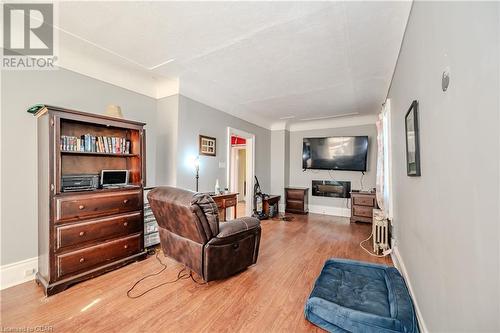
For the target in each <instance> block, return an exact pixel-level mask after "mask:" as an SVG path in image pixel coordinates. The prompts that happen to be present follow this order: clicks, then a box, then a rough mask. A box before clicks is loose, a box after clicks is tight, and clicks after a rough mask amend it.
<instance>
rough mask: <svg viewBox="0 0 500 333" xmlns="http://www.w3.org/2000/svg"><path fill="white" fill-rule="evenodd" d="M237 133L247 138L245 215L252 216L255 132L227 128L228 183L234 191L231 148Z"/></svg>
mask: <svg viewBox="0 0 500 333" xmlns="http://www.w3.org/2000/svg"><path fill="white" fill-rule="evenodd" d="M233 135H236V136H239V137H240V138H244V139H245V140H246V173H247V177H246V192H247V195H246V197H245V216H251V215H252V211H253V200H252V198H253V186H254V183H255V182H254V177H255V134H252V133H248V132H245V131H243V130H240V129H237V128H233V127H228V128H227V150H226V151H227V159H226V161H227V164H228V165H227V168H226V184H227V185H228V188H229V191H231V192H233V191H234V184H233V182H232V180H231V168H232V166H233V162H232V158H231V156H232V148H231V136H233Z"/></svg>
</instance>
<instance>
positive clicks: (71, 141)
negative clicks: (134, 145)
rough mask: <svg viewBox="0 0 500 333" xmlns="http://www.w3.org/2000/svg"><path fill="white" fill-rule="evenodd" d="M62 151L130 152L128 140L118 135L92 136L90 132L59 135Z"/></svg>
mask: <svg viewBox="0 0 500 333" xmlns="http://www.w3.org/2000/svg"><path fill="white" fill-rule="evenodd" d="M61 150H62V151H79V152H95V153H109V154H130V140H127V139H126V138H120V137H110V136H93V135H90V134H85V135H82V136H81V137H79V138H78V137H76V136H68V135H62V136H61Z"/></svg>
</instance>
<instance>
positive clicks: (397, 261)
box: [391, 246, 429, 333]
mask: <svg viewBox="0 0 500 333" xmlns="http://www.w3.org/2000/svg"><path fill="white" fill-rule="evenodd" d="M391 258H392V262H393V263H394V266H395V267H396V268H397V269H398V270H399V272H400V273H401V275H403V278H404V279H405V281H406V285H407V286H408V289H409V291H410V295H411V298H412V299H413V305H414V306H415V312H416V313H417V320H418V326H419V327H420V332H422V333H428V332H429V330H427V326H426V325H425V321H424V317H422V312H421V311H420V307H419V306H418V302H417V298H416V295H415V292H414V291H413V288H412V285H411V281H410V277H409V276H408V272H407V271H406V267H405V264H404V261H403V258H402V257H401V254H400V253H399V250H398V247H397V246H395V247H394V248H393V249H392V252H391Z"/></svg>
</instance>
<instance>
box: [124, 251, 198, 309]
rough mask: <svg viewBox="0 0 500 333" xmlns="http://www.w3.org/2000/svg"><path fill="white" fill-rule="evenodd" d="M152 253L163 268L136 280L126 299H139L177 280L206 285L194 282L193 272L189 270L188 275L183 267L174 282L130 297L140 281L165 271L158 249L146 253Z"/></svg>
mask: <svg viewBox="0 0 500 333" xmlns="http://www.w3.org/2000/svg"><path fill="white" fill-rule="evenodd" d="M154 252H156V255H155V257H156V260H158V262H159V263H160V265H162V266H163V268H162V269H160V270H159V271H158V272H156V273H152V274H148V275H146V276H144V277H142V278H140V279H139V280H137V281H136V282H135V283H134V285H133V286H132V287H131V288H130V289H129V290H127V297H128V298H132V299H136V298H139V297H141V296H144V295H145V294H147V293H149V292H150V291H152V290H155V289H157V288H160V287H162V286H164V285H166V284H171V283H175V282H177V281H179V280H185V279H189V278H191V280H193V282H195V283H197V284H206V282H199V281H196V279H195V278H194V276H193V271H191V270H189V274H188V273H187V272H185V271H186V270H187V269H188V268H187V267H186V266H184V267H183V268H182V269H181V270H180V271H179V272H178V273H177V278H176V279H174V280H172V281H166V282H163V283H160V284H157V285H156V286H154V287H151V288H149V289H148V290H146V291H144V292H142V293H140V294H139V295H131V293H132V291H133V290H134V289H135V287H136V286H137V285H138V284H139V283H140V282H142V281H144V280H146V279H147V278H150V277H153V276H157V275H159V274H161V273H163V272H164V271H165V270H166V269H167V264H165V263H163V262H162V261H161V260H160V257H159V255H160V250H159V249H156V251H155V250H153V251H149V252H148V253H149V254H153V253H154Z"/></svg>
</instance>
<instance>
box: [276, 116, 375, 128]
mask: <svg viewBox="0 0 500 333" xmlns="http://www.w3.org/2000/svg"><path fill="white" fill-rule="evenodd" d="M376 121H377V115H376V114H370V115H362V116H349V117H341V118H332V119H325V120H312V121H303V122H294V123H288V122H287V121H279V122H275V123H272V124H271V126H270V129H271V130H272V131H282V130H288V131H290V132H299V131H310V130H317V129H326V128H339V127H350V126H361V125H372V124H375V122H376Z"/></svg>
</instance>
